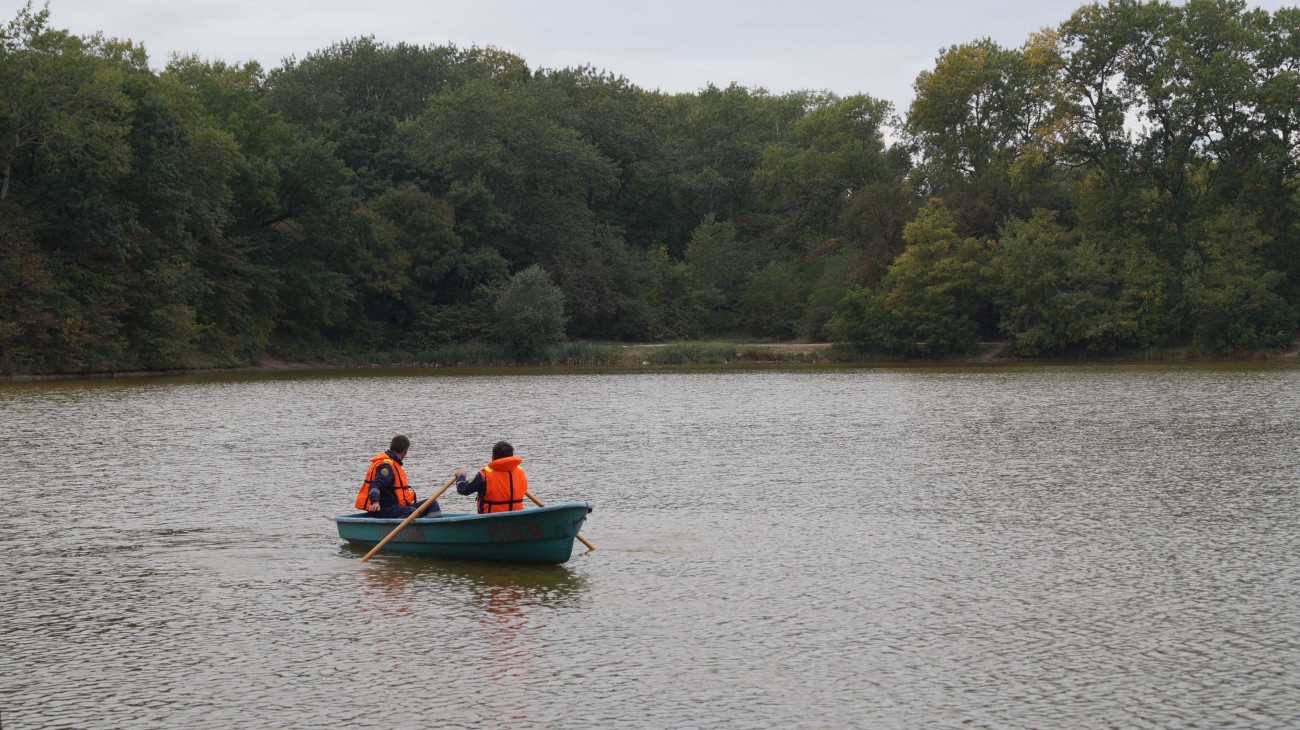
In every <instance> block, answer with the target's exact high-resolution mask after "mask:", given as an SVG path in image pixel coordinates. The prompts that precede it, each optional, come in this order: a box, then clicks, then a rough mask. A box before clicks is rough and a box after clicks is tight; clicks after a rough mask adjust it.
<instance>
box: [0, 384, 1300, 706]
mask: <svg viewBox="0 0 1300 730" xmlns="http://www.w3.org/2000/svg"><path fill="white" fill-rule="evenodd" d="M397 432H403V433H408V434H410V435H411V437H412V439H413V441H414V446H413V447H412V450H411V454H410V458H409V460H408V462H407V463H408V466H409V471H410V473H411V476H412V480H413V482H414V483H415V484H416V486H417V491H418V492H419V493H420V495H421V496H422V497H423V496H425V495H427V494H429V493H430V492H431V491H432V490H433V489H435V488H436V487H437V486H438V485H440V484H441V483H442V482H443V481H445V480H446V479H447V478H448V477H449V476H450V473H451V471H452V469H454V468H455V467H458V466H465V467H469V468H471V469H473V468H477V467H478V466H480V465H481V464H482V463H483V462H484V461H485V460H486V457H487V449H488V447H489V445H490V444H491V443H492V442H494V441H496V440H498V439H500V438H507V439H509V440H511V441H513V442H514V444H515V446H516V448H517V449H518V452H519V454H520V455H521V456H523V458H524V466H525V467H526V469H527V470H528V474H529V478H530V481H531V482H532V484H533V486H534V491H535V492H536V493H537V494H538V495H539V496H541V498H542V499H543V500H546V501H548V502H567V501H580V500H585V501H591V502H592V503H593V504H594V506H595V512H594V513H592V514H591V515H590V517H589V520H588V522H587V526H586V529H585V530H584V534H585V535H586V536H587V537H588V538H589V539H590V540H591V541H592V542H594V543H595V544H596V545H597V547H598V548H599V549H598V551H597V552H595V553H590V554H583V552H584V551H583V550H582V548H581V546H578V547H576V548H575V557H574V559H573V560H571V561H570V562H569V563H567V564H566V565H564V566H558V567H551V568H535V567H534V568H524V567H509V566H494V565H491V564H476V563H469V562H446V561H444V562H437V561H432V560H425V559H417V558H404V557H394V556H385V557H377V558H376V559H375V560H373V561H371V562H369V563H365V564H363V563H361V562H360V561H359V557H360V555H361V554H362V553H361V551H358V550H354V549H350V548H348V547H346V546H344V545H343V544H342V543H341V541H340V540H339V539H338V537H337V534H336V532H335V530H334V525H333V523H331V522H330V521H329V520H328V517H329V516H330V515H333V514H336V513H341V512H345V511H350V510H349V507H350V503H351V499H352V496H353V495H354V494H355V490H356V486H357V483H358V482H359V480H360V478H361V475H362V472H363V470H364V468H365V466H366V463H367V460H368V458H369V457H370V456H371V455H373V454H374V453H375V452H376V451H377V450H379V449H380V448H382V447H383V446H384V445H385V444H386V442H387V439H388V438H389V437H390V436H391V435H392V434H393V433H397ZM0 467H3V473H5V474H6V475H7V476H8V479H9V484H10V487H9V490H8V494H9V495H10V496H9V499H8V500H7V501H8V504H7V507H6V509H5V510H4V514H3V517H2V518H0V528H2V529H3V535H4V543H3V551H4V561H3V575H2V576H0V616H2V617H3V622H2V624H0V723H3V727H4V728H5V730H17V729H19V728H37V727H40V728H50V727H123V728H129V727H190V728H227V727H256V728H272V727H275V728H279V727H302V728H308V727H341V726H349V727H376V728H380V727H382V728H387V727H435V726H436V727H452V728H470V727H506V726H508V727H515V728H531V727H563V728H580V727H590V728H677V727H701V728H769V727H771V728H778V727H779V728H787V727H816V728H821V727H884V728H915V727H927V728H944V727H994V728H1022V727H1023V728H1048V727H1080V728H1093V727H1096V728H1103V727H1160V728H1169V727H1207V728H1208V727H1215V728H1220V727H1249V728H1294V727H1298V726H1300V368H1297V367H1296V366H1294V365H1282V364H1258V365H1238V366H1216V365H1154V366H1129V365H1107V366H1077V367H1076V366H1057V367H1014V368H1009V367H988V368H971V369H960V368H938V367H931V368H883V367H882V368H865V369H844V370H834V369H812V370H784V369H781V370H773V369H755V370H746V371H735V370H732V371H723V370H719V371H711V372H661V373H654V372H647V373H620V374H608V375H606V374H562V373H555V374H525V375H518V374H516V375H482V374H480V375H465V376H461V375H454V374H448V373H446V372H445V371H435V372H417V371H399V372H387V373H384V372H370V371H367V372H365V373H350V374H341V373H328V374H316V375H308V374H291V375H275V376H270V375H268V376H260V377H250V376H219V377H208V378H185V379H163V380H130V381H96V382H90V381H86V382H61V383H40V384H14V385H0ZM443 502H444V509H447V510H462V511H463V510H465V509H467V508H468V504H469V500H467V499H466V498H463V497H459V496H454V495H453V496H450V497H445V498H444V500H443Z"/></svg>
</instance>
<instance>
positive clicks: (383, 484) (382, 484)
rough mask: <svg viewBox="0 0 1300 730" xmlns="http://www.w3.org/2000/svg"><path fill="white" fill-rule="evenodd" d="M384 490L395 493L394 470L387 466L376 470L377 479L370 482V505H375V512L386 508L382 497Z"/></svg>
mask: <svg viewBox="0 0 1300 730" xmlns="http://www.w3.org/2000/svg"><path fill="white" fill-rule="evenodd" d="M384 490H388V491H389V492H390V493H391V492H392V491H393V470H392V468H391V467H389V466H387V465H385V466H381V467H379V468H378V469H376V470H375V478H374V479H371V480H370V504H373V505H375V509H374V511H375V512H378V511H379V510H381V509H383V508H384V503H383V500H381V499H380V496H381V495H383V493H384Z"/></svg>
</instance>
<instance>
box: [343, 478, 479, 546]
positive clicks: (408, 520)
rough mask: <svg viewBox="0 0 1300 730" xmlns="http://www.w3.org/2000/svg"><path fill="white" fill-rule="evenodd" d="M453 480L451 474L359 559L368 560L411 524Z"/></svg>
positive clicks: (454, 479)
mask: <svg viewBox="0 0 1300 730" xmlns="http://www.w3.org/2000/svg"><path fill="white" fill-rule="evenodd" d="M454 481H456V477H455V476H453V477H452V478H451V479H448V480H447V483H446V484H444V485H442V489H439V490H438V491H437V493H436V494H434V495H433V496H432V497H429V498H428V499H426V500H424V503H423V504H421V505H420V507H419V509H417V510H415V511H414V512H412V513H411V514H409V515H407V516H406V519H404V520H402V524H400V525H398V526H397V529H396V530H393V531H392V532H390V533H388V534H387V535H384V539H382V540H380V541H379V544H378V545H376V546H374V547H372V548H370V552H368V553H366V556H365V557H364V558H362V559H361V562H363V563H364V562H366V561H367V560H369V559H370V556H371V555H374V554H375V553H377V552H379V548H381V547H383V546H385V545H387V544H388V541H389V540H392V539H393V538H394V537H397V533H399V532H401V531H402V530H403V529H405V528H406V526H407V525H409V524H411V520H413V519H415V518H416V517H419V516H420V515H422V514H424V511H425V510H426V509H429V505H431V504H433V501H434V500H435V499H437V498H439V497H441V496H442V493H443V492H445V491H447V487H450V486H451V483H452V482H454Z"/></svg>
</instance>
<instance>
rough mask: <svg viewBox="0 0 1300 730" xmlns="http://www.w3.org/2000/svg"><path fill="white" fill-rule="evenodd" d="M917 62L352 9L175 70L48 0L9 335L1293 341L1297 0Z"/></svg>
mask: <svg viewBox="0 0 1300 730" xmlns="http://www.w3.org/2000/svg"><path fill="white" fill-rule="evenodd" d="M954 40H960V39H954ZM862 71H863V80H862V86H863V88H864V89H869V87H870V86H871V69H869V68H864V69H863V70H862ZM810 82H815V79H810ZM914 88H915V97H914V99H913V101H912V103H911V105H910V107H909V108H908V109H906V110H895V109H893V108H891V106H890V104H888V103H886V102H884V101H881V100H879V99H876V98H873V97H871V96H869V95H867V94H862V95H855V96H837V95H835V94H831V93H825V92H817V91H806V92H798V93H788V94H772V93H769V92H767V91H766V90H764V89H761V88H746V87H743V86H738V85H735V84H733V85H730V86H726V87H720V86H712V85H710V86H707V87H706V88H704V89H701V90H699V91H698V92H696V93H690V94H668V93H661V92H657V91H647V90H645V89H641V88H638V87H637V86H635V85H634V84H632V83H631V82H629V81H628V80H627V79H625V78H623V77H621V76H618V75H616V74H615V73H611V72H608V71H604V70H599V69H595V68H590V67H580V68H566V69H558V70H556V69H544V68H543V69H532V68H529V66H528V65H527V64H526V63H525V61H524V59H522V58H520V57H518V56H515V55H512V54H511V53H509V52H507V51H504V50H498V49H495V48H490V47H488V48H479V47H474V48H469V49H463V48H457V47H454V46H419V45H408V44H402V43H399V44H397V45H387V44H384V43H379V42H376V41H375V40H374V39H372V38H365V37H362V38H355V39H351V40H345V41H341V42H338V43H336V44H335V45H333V46H330V47H328V48H325V49H322V50H320V51H317V52H315V53H312V54H310V55H307V56H306V57H303V58H289V59H287V60H286V61H285V62H284V63H283V65H281V66H280V67H279V68H275V69H271V70H265V69H263V68H261V67H260V66H259V65H258V64H256V63H252V62H249V63H243V64H233V63H228V62H225V61H218V60H205V59H202V58H199V57H173V58H172V59H170V61H169V62H168V63H167V65H166V67H165V68H163V69H161V70H155V69H152V68H151V67H150V65H149V59H148V58H147V56H146V55H145V52H144V49H143V48H142V47H141V46H140V45H138V44H135V43H133V42H131V41H129V40H119V39H112V38H106V37H103V36H102V35H95V36H89V37H85V36H77V35H74V34H72V33H70V32H68V31H65V30H59V29H57V28H55V27H53V26H52V25H51V19H50V11H49V6H48V5H47V6H46V7H45V8H44V9H42V10H39V11H38V10H34V9H33V7H32V6H31V5H30V4H29V5H28V6H27V7H26V8H25V9H23V10H21V11H20V12H19V13H18V14H17V16H16V17H15V18H14V19H12V20H11V21H8V22H7V25H6V26H4V28H3V31H0V372H7V373H16V372H18V373H21V372H93V371H106V370H130V369H163V368H177V367H204V366H232V365H241V364H248V363H256V362H259V361H261V360H262V359H264V358H266V357H279V358H285V359H290V360H304V359H315V358H329V357H336V356H343V355H348V354H355V353H363V352H379V351H387V352H391V351H401V352H420V351H436V350H438V348H455V347H470V346H482V347H490V348H498V350H500V351H504V352H508V353H510V355H511V357H514V358H516V359H519V360H523V361H526V360H529V359H537V358H540V357H544V353H545V352H546V351H547V348H550V347H554V346H556V345H558V344H560V343H563V342H565V341H569V340H573V341H578V340H583V341H593V340H594V341H605V342H609V341H625V342H655V341H665V340H682V339H698V338H705V337H732V338H766V339H778V340H781V339H784V340H789V339H801V340H830V341H834V342H843V343H848V344H851V345H853V346H854V347H856V348H860V349H862V350H864V351H869V352H879V353H889V354H893V355H900V356H922V357H935V356H943V355H947V354H951V353H960V352H962V351H965V350H969V349H971V348H973V347H976V346H977V343H978V342H979V341H981V340H988V339H996V340H1005V341H1007V342H1009V343H1011V346H1012V347H1013V348H1014V351H1015V352H1016V353H1017V354H1019V355H1024V356H1062V355H1069V356H1079V355H1090V354H1105V353H1114V352H1127V351H1135V350H1141V349H1143V348H1157V347H1191V348H1194V349H1195V350H1197V351H1202V352H1213V353H1231V352H1240V351H1243V350H1259V349H1267V348H1277V347H1281V346H1285V345H1287V344H1288V343H1290V342H1291V341H1292V338H1293V336H1294V334H1295V331H1296V328H1297V325H1298V324H1300V319H1298V316H1300V314H1298V313H1300V10H1298V9H1296V8H1284V9H1281V10H1278V11H1276V12H1273V13H1269V12H1267V11H1263V10H1257V9H1251V8H1249V7H1247V6H1246V5H1245V4H1244V3H1242V2H1236V1H1234V0H1190V1H1189V2H1187V3H1186V4H1185V5H1171V4H1169V3H1165V2H1134V1H1132V0H1116V1H1115V2H1111V3H1109V4H1094V5H1087V6H1084V7H1081V8H1080V9H1079V10H1078V11H1076V12H1075V13H1074V14H1073V15H1072V16H1071V17H1070V18H1068V19H1066V20H1065V21H1064V22H1063V23H1062V24H1061V25H1060V26H1059V27H1056V28H1050V29H1044V30H1042V31H1041V32H1038V33H1036V34H1034V35H1033V36H1032V37H1030V38H1028V39H1027V40H1026V41H1025V43H1024V45H1023V46H1021V47H1019V48H1004V47H1002V46H1000V45H998V44H997V43H994V42H992V41H990V40H987V39H984V40H974V41H971V42H967V43H963V44H960V45H954V46H952V47H949V48H946V49H942V50H940V51H939V52H938V56H937V58H936V60H935V62H934V65H933V67H932V68H931V69H929V70H927V71H925V72H923V73H921V74H920V76H919V77H918V78H917V79H916V81H915V86H914Z"/></svg>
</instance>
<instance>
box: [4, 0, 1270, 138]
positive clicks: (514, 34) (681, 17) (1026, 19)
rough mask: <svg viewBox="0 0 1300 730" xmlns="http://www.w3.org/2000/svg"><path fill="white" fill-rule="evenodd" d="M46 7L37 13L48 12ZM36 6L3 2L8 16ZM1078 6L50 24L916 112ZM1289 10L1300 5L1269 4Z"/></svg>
mask: <svg viewBox="0 0 1300 730" xmlns="http://www.w3.org/2000/svg"><path fill="white" fill-rule="evenodd" d="M42 2H43V0H38V1H37V2H35V3H34V6H35V7H36V8H37V9H39V8H40V7H41V5H42ZM24 4H25V0H0V10H3V11H4V12H3V13H2V14H0V22H3V23H7V22H8V21H9V20H11V19H12V18H13V17H14V16H15V15H16V14H17V12H18V10H19V9H20V8H21V7H22V6H23V5H24ZM1079 5H1080V2H1078V1H1076V0H964V1H963V0H901V1H900V0H892V1H890V2H875V1H869V0H862V1H859V2H852V1H850V0H797V1H796V0H784V1H780V2H778V1H776V0H745V1H742V0H694V1H692V0H662V1H658V2H656V1H655V0H640V1H638V2H623V1H621V0H515V1H513V2H508V1H506V0H456V1H454V2H450V1H447V0H371V1H370V2H365V1H364V0H346V1H345V0H220V1H210V0H204V1H198V0H50V5H49V7H50V23H51V25H52V26H54V27H56V28H67V29H69V30H71V31H72V32H74V33H77V34H81V35H88V34H91V33H94V32H96V31H103V32H104V34H105V35H108V36H114V37H118V38H130V39H132V40H135V41H139V42H142V43H143V44H144V46H145V48H146V50H147V51H148V52H149V58H150V61H151V63H152V64H153V66H155V67H159V68H160V67H162V66H163V65H164V64H165V63H166V62H167V58H168V56H169V55H170V54H172V53H173V52H181V53H198V54H199V55H200V56H203V57H205V58H212V59H223V60H226V61H232V62H238V61H244V60H250V59H254V60H257V61H259V62H261V63H262V65H263V66H264V67H265V68H267V69H268V70H269V69H271V68H274V67H276V66H279V65H280V64H281V62H282V60H283V59H284V58H285V57H287V56H290V55H294V56H297V57H299V58H301V57H302V56H305V55H306V54H308V53H310V52H312V51H315V50H319V49H321V48H324V47H326V46H329V45H330V44H332V43H334V42H336V41H340V40H345V39H348V38H355V37H358V36H364V35H373V36H374V37H375V38H376V39H377V40H378V41H381V42H385V43H390V44H395V43H398V42H401V41H406V42H408V43H416V44H422V45H428V44H435V45H445V44H447V43H454V44H455V45H457V46H460V47H468V46H472V45H480V46H483V45H492V46H496V47H498V48H501V49H503V50H506V51H510V52H512V53H515V54H517V55H520V56H522V57H523V58H524V59H525V60H527V62H528V65H529V67H530V68H534V69H535V68H539V67H545V68H562V67H565V66H576V65H582V64H591V65H593V66H596V67H597V68H601V69H604V70H606V71H611V72H613V73H615V74H619V75H622V76H625V77H627V78H628V80H630V81H631V82H632V83H634V84H637V85H638V86H641V87H643V88H647V89H660V90H662V91H666V92H693V91H696V90H698V89H700V88H702V87H703V86H704V85H705V84H708V83H710V82H711V83H714V84H716V85H718V86H726V85H727V84H729V83H731V82H733V81H735V82H737V83H740V84H741V85H744V86H748V87H751V88H753V87H759V86H761V87H764V88H766V89H768V90H769V91H772V92H775V93H781V92H786V91H792V90H796V89H828V90H830V91H833V92H836V93H838V94H841V95H846V94H854V93H860V92H863V93H868V94H871V95H872V96H875V97H878V98H882V99H887V100H889V101H891V102H893V103H894V106H895V107H896V108H897V109H898V110H899V111H900V112H902V111H906V108H907V105H908V104H909V103H910V101H911V98H912V82H913V81H914V80H915V79H916V75H917V74H918V73H919V72H921V71H922V70H925V69H928V68H930V67H931V66H932V65H933V62H934V58H935V56H936V55H937V54H938V52H939V50H940V49H942V48H945V47H947V46H950V45H953V44H956V43H964V42H967V41H972V40H975V39H977V38H982V37H985V36H987V37H990V38H992V39H993V40H995V41H997V42H999V43H1001V44H1002V45H1004V46H1008V47H1015V46H1019V45H1020V44H1021V43H1023V42H1024V40H1025V39H1026V38H1027V37H1028V35H1029V34H1030V33H1031V32H1033V31H1035V30H1037V29H1039V28H1042V27H1044V26H1056V25H1059V24H1060V22H1061V21H1063V20H1065V19H1066V18H1068V17H1069V16H1070V14H1071V13H1072V12H1073V11H1074V9H1075V8H1077V7H1078V6H1079ZM1250 5H1251V6H1253V7H1262V8H1265V9H1267V10H1270V11H1271V10H1275V9H1277V8H1279V7H1282V6H1284V5H1288V6H1293V5H1295V2H1294V0H1292V2H1284V1H1283V0H1255V1H1254V2H1251V3H1250Z"/></svg>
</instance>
